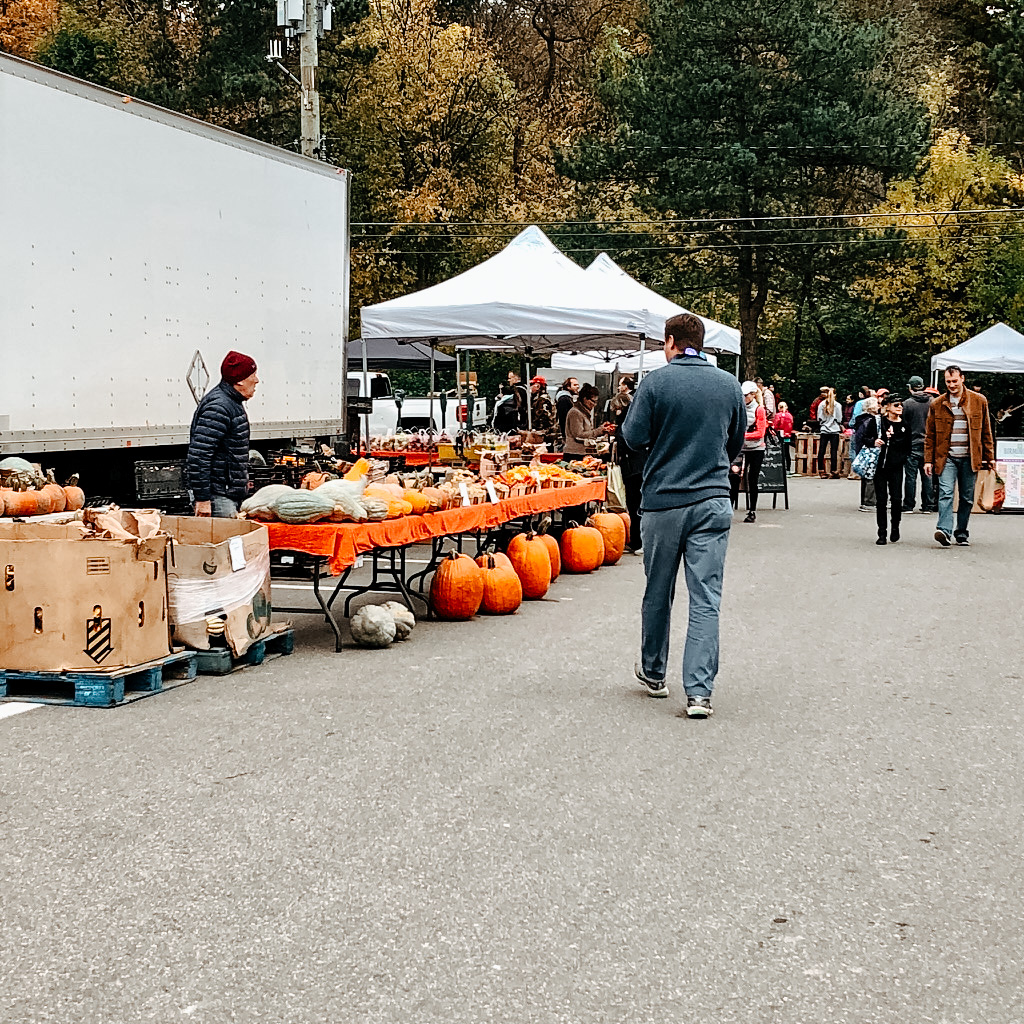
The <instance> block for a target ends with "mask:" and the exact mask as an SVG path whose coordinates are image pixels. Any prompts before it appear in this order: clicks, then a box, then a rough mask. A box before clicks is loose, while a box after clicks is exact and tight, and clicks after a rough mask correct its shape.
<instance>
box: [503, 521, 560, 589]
mask: <svg viewBox="0 0 1024 1024" xmlns="http://www.w3.org/2000/svg"><path fill="white" fill-rule="evenodd" d="M508 557H509V560H510V561H511V562H512V568H513V569H515V571H516V575H517V576H518V577H519V582H520V583H522V585H523V597H525V598H527V599H529V600H536V599H537V598H539V597H543V596H544V595H545V594H546V593H547V592H548V587H550V586H551V559H550V558H549V557H548V549H547V547H546V546H545V544H544V542H543V541H542V540H541V539H540V538H539V537H538V536H537V535H536V534H535V533H518V534H516V536H515V537H513V538H512V540H511V542H510V543H509V546H508Z"/></svg>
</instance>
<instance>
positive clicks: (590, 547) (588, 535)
mask: <svg viewBox="0 0 1024 1024" xmlns="http://www.w3.org/2000/svg"><path fill="white" fill-rule="evenodd" d="M559 551H560V552H561V555H562V566H563V567H564V569H565V571H566V572H577V573H585V572H593V571H594V570H595V569H597V568H599V567H600V566H601V565H602V564H603V563H604V538H603V537H602V536H601V531H600V530H595V529H594V527H592V526H573V527H570V529H568V530H566V531H565V533H563V534H562V543H561V544H560V545H559Z"/></svg>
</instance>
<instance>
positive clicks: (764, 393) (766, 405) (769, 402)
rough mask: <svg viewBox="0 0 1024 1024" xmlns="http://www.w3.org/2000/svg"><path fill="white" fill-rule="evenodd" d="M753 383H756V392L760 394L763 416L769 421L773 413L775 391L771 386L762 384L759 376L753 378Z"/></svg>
mask: <svg viewBox="0 0 1024 1024" xmlns="http://www.w3.org/2000/svg"><path fill="white" fill-rule="evenodd" d="M754 383H755V384H756V385H757V392H758V395H759V396H760V400H761V407H762V408H763V409H764V414H765V416H767V417H768V422H769V423H771V421H772V417H773V416H774V415H775V409H776V405H775V392H774V391H772V389H771V388H766V387H765V386H764V381H763V380H761V378H760V377H755V378H754Z"/></svg>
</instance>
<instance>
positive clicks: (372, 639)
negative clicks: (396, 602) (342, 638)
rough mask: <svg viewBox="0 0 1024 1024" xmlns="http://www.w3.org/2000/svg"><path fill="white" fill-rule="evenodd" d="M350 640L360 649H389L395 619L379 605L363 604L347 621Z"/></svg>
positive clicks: (393, 632) (393, 637)
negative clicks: (350, 634) (350, 635)
mask: <svg viewBox="0 0 1024 1024" xmlns="http://www.w3.org/2000/svg"><path fill="white" fill-rule="evenodd" d="M349 630H350V631H351V633H352V639H353V640H355V642H356V643H357V644H359V646H360V647H390V646H391V643H392V641H393V640H394V639H395V635H396V633H395V617H394V616H393V615H392V614H391V612H390V611H388V609H387V608H382V607H381V606H380V605H379V604H364V605H363V607H362V608H360V609H359V611H357V612H356V613H355V614H354V615H353V616H352V618H351V619H350V620H349Z"/></svg>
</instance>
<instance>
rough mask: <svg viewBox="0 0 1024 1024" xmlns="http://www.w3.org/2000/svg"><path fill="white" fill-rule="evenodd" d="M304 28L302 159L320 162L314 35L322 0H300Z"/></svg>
mask: <svg viewBox="0 0 1024 1024" xmlns="http://www.w3.org/2000/svg"><path fill="white" fill-rule="evenodd" d="M303 4H304V9H303V19H302V20H303V28H304V31H303V33H302V35H301V36H300V37H299V69H300V70H299V77H300V79H301V81H302V109H301V112H300V118H301V127H302V130H301V147H302V155H303V156H308V157H310V158H312V159H317V160H318V159H320V93H319V92H318V91H317V80H316V72H317V65H318V63H319V59H320V58H319V54H318V52H317V51H318V47H317V34H318V31H319V29H320V19H321V17H322V14H321V11H322V10H323V0H303Z"/></svg>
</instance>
